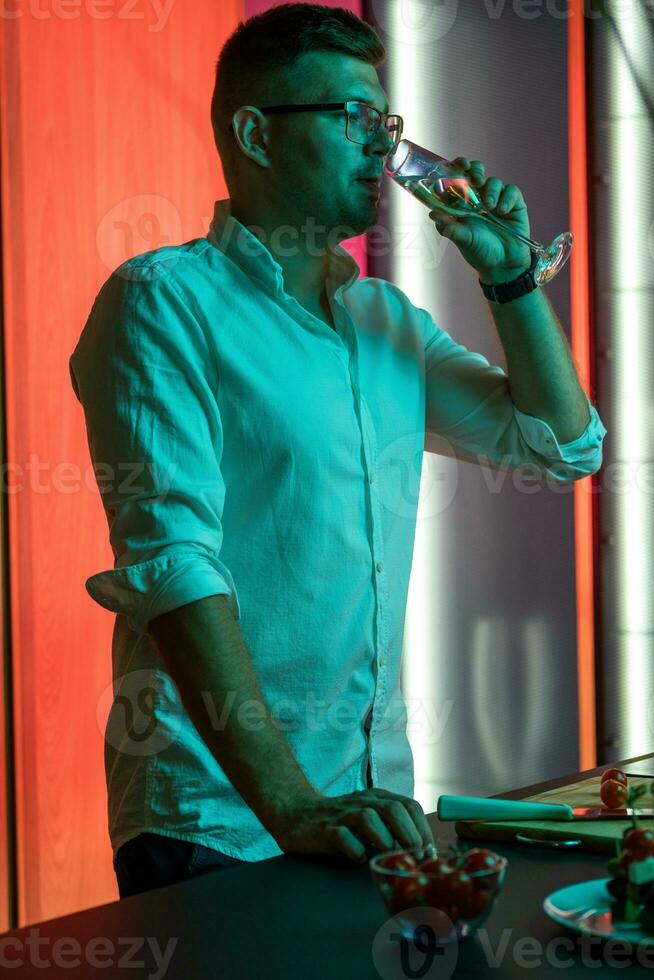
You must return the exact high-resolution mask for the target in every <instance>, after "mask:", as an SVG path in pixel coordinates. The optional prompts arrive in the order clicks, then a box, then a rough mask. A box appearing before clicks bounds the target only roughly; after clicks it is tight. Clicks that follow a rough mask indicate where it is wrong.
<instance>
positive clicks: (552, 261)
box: [534, 231, 573, 285]
mask: <svg viewBox="0 0 654 980" xmlns="http://www.w3.org/2000/svg"><path fill="white" fill-rule="evenodd" d="M572 241H573V239H572V233H571V232H569V231H564V232H562V233H561V234H560V235H557V236H556V238H554V239H552V241H551V242H550V244H549V245H548V246H547V248H546V249H545V251H544V252H543V254H542V255H541V256H540V257H539V259H538V262H537V263H536V267H535V269H534V277H535V279H536V282H537V283H538V284H539V285H543V283H546V282H550V281H551V280H552V279H553V278H554V276H555V275H556V274H557V272H560V270H561V269H562V268H563V266H564V265H565V264H566V262H567V261H568V257H569V255H570V252H571V251H572Z"/></svg>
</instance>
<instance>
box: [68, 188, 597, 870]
mask: <svg viewBox="0 0 654 980" xmlns="http://www.w3.org/2000/svg"><path fill="white" fill-rule="evenodd" d="M359 271H360V270H359V268H358V266H357V264H356V262H355V261H354V259H353V258H352V257H351V256H350V255H349V253H348V252H347V251H346V250H345V249H344V248H342V247H341V246H337V247H336V248H334V249H333V250H332V256H331V266H330V275H329V278H328V281H327V294H328V297H329V300H330V303H331V308H332V310H333V315H334V320H335V326H336V329H335V330H332V329H331V327H330V326H329V325H328V324H327V323H326V322H324V321H323V320H320V319H318V318H316V317H315V316H313V315H312V314H311V313H309V312H308V311H307V310H306V309H304V308H303V307H302V306H301V305H300V303H298V302H297V301H296V300H295V299H294V298H293V297H291V296H290V295H289V294H287V293H286V292H285V291H284V280H283V272H282V269H281V267H280V265H279V264H278V263H277V262H276V261H275V260H274V259H273V257H272V254H271V253H270V251H269V250H268V249H267V248H266V247H265V245H264V244H263V243H262V242H261V241H259V239H258V238H256V237H255V236H254V235H253V234H251V233H250V232H249V231H248V230H247V229H245V228H244V227H243V226H242V225H241V224H240V222H238V221H236V220H235V219H234V218H233V217H232V216H231V214H230V210H229V200H224V201H217V202H216V203H215V211H214V217H213V220H212V222H211V226H210V229H209V233H208V235H207V237H206V238H197V239H194V240H192V241H190V242H186V243H185V244H182V245H177V246H166V247H162V248H158V249H154V250H152V251H150V252H146V253H144V254H141V255H138V256H136V257H135V258H132V259H130V260H128V261H127V262H125V263H123V265H121V266H120V267H119V268H118V269H117V270H116V271H115V272H114V273H113V274H112V275H111V276H110V277H109V279H108V280H107V281H106V282H105V284H104V285H103V287H102V289H101V290H100V292H99V294H98V296H97V297H96V300H95V302H94V304H93V308H92V310H91V313H90V315H89V318H88V320H87V323H86V325H85V327H84V330H83V331H82V334H81V337H80V339H79V342H78V344H77V346H76V348H75V350H74V352H73V354H72V356H71V358H70V372H71V381H72V384H73V388H74V390H75V394H76V395H77V397H78V399H79V401H80V402H81V404H82V405H83V407H84V413H85V420H86V427H87V435H88V443H89V450H90V454H91V458H92V461H93V464H94V468H95V472H96V476H97V479H98V486H99V489H100V492H101V495H102V502H103V505H104V508H105V513H106V517H107V521H108V525H109V539H110V543H111V547H112V550H113V553H114V558H115V562H114V566H115V567H114V568H113V569H108V570H105V571H99V572H97V574H94V575H92V576H91V577H90V578H89V579H88V580H87V582H86V588H87V590H88V593H89V594H90V596H91V597H92V598H93V599H95V600H96V602H98V603H100V604H101V605H102V606H104V607H105V608H106V609H109V610H111V611H113V612H114V613H117V614H118V615H117V617H116V621H115V628H114V635H113V650H112V653H113V703H112V705H111V709H110V712H109V717H108V721H107V726H106V732H105V765H106V775H107V783H108V793H109V831H110V837H111V842H112V846H113V848H114V852H115V851H116V850H117V849H118V847H120V845H121V844H122V843H124V842H125V841H126V840H128V839H129V838H131V837H134V836H136V835H137V834H139V833H142V832H144V831H152V832H157V833H161V834H165V835H170V836H172V837H176V838H181V839H184V840H188V841H192V842H196V843H200V844H204V845H205V846H208V847H213V848H216V849H217V850H219V851H222V852H223V853H225V854H229V855H230V856H232V857H237V858H241V859H243V860H246V861H256V860H260V859H263V858H268V857H273V856H276V855H278V854H280V853H281V851H280V848H279V847H278V845H277V843H276V842H275V840H274V839H273V838H272V837H271V835H270V834H269V833H268V831H267V830H266V829H265V828H264V827H263V825H262V824H261V822H260V821H259V819H258V818H257V816H256V815H255V814H254V812H253V811H252V810H251V809H250V808H249V807H248V806H247V805H246V803H245V802H244V800H243V799H242V797H241V796H240V795H239V793H238V792H237V791H236V790H235V789H234V787H233V786H232V784H231V783H230V782H229V780H228V779H227V777H226V776H225V774H224V772H223V770H222V769H221V767H220V765H219V764H218V762H217V760H216V759H215V757H214V756H213V754H212V753H211V752H210V751H209V749H208V747H207V745H206V743H205V742H204V740H203V739H202V738H201V737H200V735H199V734H198V732H197V730H196V729H195V727H194V726H193V725H192V723H191V721H190V719H189V717H188V715H187V714H186V712H185V710H184V708H183V706H182V703H181V700H180V698H179V695H178V692H177V689H176V687H175V685H174V684H173V682H172V680H171V678H170V677H169V675H168V674H167V673H166V672H165V671H164V669H163V667H162V664H161V662H160V660H159V657H158V654H157V652H156V648H155V646H154V644H153V643H152V642H151V639H150V637H149V636H148V633H147V627H148V623H149V621H150V620H151V619H153V618H154V617H156V616H159V615H161V614H162V613H165V612H168V611H170V610H172V609H175V608H177V607H179V606H182V605H185V604H187V603H190V602H193V601H195V600H198V599H202V598H205V597H207V596H211V595H217V594H226V595H227V596H229V598H230V602H231V606H232V609H233V611H234V614H235V616H236V617H237V618H238V622H239V627H240V629H241V631H242V634H243V636H244V638H245V641H246V643H247V645H248V648H249V650H250V652H251V655H252V660H253V664H254V668H255V670H256V673H257V675H258V679H259V682H260V684H261V688H262V691H263V694H264V697H265V698H266V701H267V703H268V705H269V707H270V708H271V710H272V712H273V714H274V715H275V716H276V717H277V718H278V719H279V723H280V725H281V727H282V731H283V732H284V734H285V736H286V738H287V739H288V741H289V742H290V745H291V747H292V750H293V752H294V754H295V757H296V759H297V761H298V763H299V764H300V766H301V767H302V769H303V770H304V772H305V773H306V775H307V777H308V779H309V780H310V782H311V783H312V784H313V785H314V786H315V787H316V789H317V790H319V791H320V792H322V793H324V794H326V795H329V796H337V795H341V794H344V793H350V792H353V791H355V790H360V789H365V788H366V786H367V785H370V784H372V785H374V786H380V787H384V788H386V789H389V790H392V791H394V792H396V793H401V794H403V795H406V796H409V797H411V796H413V759H412V754H411V749H410V746H409V742H408V739H407V736H406V721H407V714H406V710H405V704H404V701H403V698H402V695H401V692H400V660H401V650H402V634H403V628H404V615H405V607H406V600H407V591H408V584H409V574H410V570H411V558H412V553H413V543H414V534H415V523H416V502H415V499H414V495H413V494H409V493H405V494H404V495H403V488H404V481H403V480H401V479H399V478H398V468H399V469H401V470H402V471H403V472H406V471H407V470H408V469H411V470H412V471H414V470H415V461H416V460H420V459H421V457H422V453H423V450H424V444H425V431H426V430H427V431H429V432H434V433H438V434H440V435H442V436H443V437H445V438H446V439H447V440H448V441H449V442H450V443H451V444H452V445H453V446H455V447H460V448H461V449H462V450H464V451H466V452H468V453H473V454H479V455H483V456H484V457H486V458H488V459H489V460H491V461H496V462H504V463H505V464H506V463H507V460H508V461H510V465H511V466H518V465H521V464H524V463H530V464H535V465H536V466H537V467H538V468H539V470H540V472H541V473H542V474H543V477H545V476H546V475H547V474H548V473H551V474H552V478H553V479H557V480H559V481H565V482H567V481H572V480H576V479H579V478H581V477H583V476H585V475H587V474H589V473H593V472H595V471H596V470H597V469H598V468H599V466H600V463H601V452H602V450H601V446H602V439H603V437H604V434H605V431H606V430H605V429H604V426H603V425H602V422H601V421H600V418H599V416H598V414H597V412H596V410H595V408H594V407H593V406H592V405H590V402H589V408H590V413H591V421H590V423H589V425H588V428H587V429H586V431H585V432H584V433H583V434H582V435H581V436H580V437H579V438H578V439H576V440H575V441H574V442H572V443H569V444H567V445H559V443H558V442H557V440H556V437H555V435H554V433H553V431H552V430H551V428H550V427H549V426H548V425H547V424H546V423H545V422H544V421H542V420H540V419H537V418H533V417H531V416H528V415H525V414H523V413H521V412H520V411H518V410H517V409H516V408H515V406H514V405H513V402H512V401H511V398H510V395H509V389H508V384H507V376H506V374H505V373H504V372H503V371H502V369H501V368H499V367H493V366H490V365H489V363H488V361H487V360H486V359H485V358H484V357H483V356H482V355H480V354H476V353H473V352H471V351H469V350H468V349H467V348H466V347H464V346H462V345H461V344H457V343H456V342H455V341H454V340H453V339H452V338H451V337H450V335H449V334H448V333H446V332H445V331H444V330H442V329H441V328H440V327H438V326H437V325H436V324H435V323H434V320H433V319H432V317H431V315H430V314H429V312H428V311H427V310H424V309H420V308H418V307H416V306H414V305H413V304H412V303H411V301H410V300H409V298H408V297H407V296H406V295H405V294H404V293H403V291H402V290H401V289H399V288H398V287H397V286H395V285H393V284H392V283H389V282H386V281H385V280H382V279H375V278H358V276H359ZM176 655H177V656H183V655H184V652H183V651H177V654H176ZM214 708H215V719H214V721H215V724H216V726H219V725H220V724H221V723H223V721H224V720H225V719H226V718H227V717H228V713H229V711H230V699H229V698H228V699H227V701H226V703H225V704H224V705H220V704H215V702H214ZM256 717H258V716H251V717H249V718H248V717H244V718H241V719H240V722H241V723H243V724H256ZM368 765H369V767H370V769H369V772H368Z"/></svg>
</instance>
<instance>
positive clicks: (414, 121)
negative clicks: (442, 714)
mask: <svg viewBox="0 0 654 980" xmlns="http://www.w3.org/2000/svg"><path fill="white" fill-rule="evenodd" d="M386 16H388V18H389V21H390V23H389V27H388V34H389V36H390V37H392V38H393V47H394V52H393V58H392V59H389V62H388V89H389V93H390V94H391V97H392V98H397V97H398V95H400V94H401V102H402V108H401V109H399V110H397V111H399V112H401V114H402V115H403V117H404V133H405V135H406V137H407V139H411V140H415V141H417V142H418V143H421V142H422V143H423V145H424V141H425V140H428V139H429V136H428V134H429V133H430V131H431V130H432V128H433V127H434V125H435V120H434V105H433V103H432V101H431V100H430V99H425V98H424V93H423V89H422V85H421V82H420V80H421V78H422V77H423V73H424V71H425V65H424V64H423V63H421V56H422V58H423V59H430V58H431V55H430V53H429V46H427V45H416V44H415V36H414V34H415V28H414V27H412V25H411V19H410V18H407V11H406V10H405V9H404V5H403V4H401V3H391V4H388V7H387V15H386ZM432 16H434V17H438V16H439V14H438V12H437V11H435V12H434V13H433V14H432ZM427 145H429V143H427ZM435 149H438V147H435ZM388 195H389V201H388V204H389V224H390V227H391V228H392V229H393V234H394V237H395V238H396V240H397V241H403V240H405V239H404V236H405V235H406V234H407V233H408V234H409V236H410V238H409V241H411V242H416V241H417V242H421V243H422V241H423V236H424V235H425V234H429V235H432V236H433V237H434V239H436V230H435V229H434V228H433V227H432V226H431V223H430V222H429V221H427V220H425V219H426V212H425V206H424V204H421V203H420V202H419V201H417V200H416V199H415V198H414V197H412V196H411V195H410V194H407V192H406V191H404V190H402V189H401V188H400V187H397V186H395V185H392V184H390V182H389V188H388ZM441 247H442V248H444V247H445V242H442V243H441ZM393 263H394V265H393V280H394V282H396V283H397V285H398V286H399V287H400V288H401V289H402V290H403V291H404V292H405V293H406V294H407V295H408V296H410V297H411V300H412V302H413V303H415V305H416V306H419V307H423V308H427V309H429V307H430V306H431V305H432V299H433V288H434V285H433V273H431V274H429V272H427V271H426V269H425V265H424V263H423V262H421V261H417V259H416V254H415V251H414V248H413V247H410V248H408V249H407V248H398V249H397V250H396V254H394V257H393ZM456 465H457V464H456V461H455V460H444V459H442V458H440V457H434V456H433V455H431V454H430V453H425V454H424V456H423V461H422V474H421V481H420V497H419V503H418V513H417V522H416V536H415V544H414V551H413V563H412V568H411V579H410V582H409V591H408V597H407V609H406V619H405V629H404V643H403V657H402V688H403V693H404V697H405V700H406V703H407V709H408V711H409V712H410V716H411V715H412V716H413V717H414V718H415V717H417V718H418V719H419V724H420V725H423V724H424V719H425V716H427V718H429V717H430V715H429V713H428V712H426V706H425V704H424V703H423V702H424V699H425V698H429V697H431V694H430V693H429V692H432V691H438V690H439V689H440V688H441V687H442V682H441V680H440V678H439V662H438V657H436V656H434V650H435V649H436V640H435V637H434V635H433V627H432V622H433V620H434V618H435V619H436V620H438V619H439V618H440V617H439V614H438V612H435V610H434V602H435V601H437V597H439V596H442V595H443V587H442V582H441V578H442V577H443V576H445V575H446V574H447V573H446V569H447V556H446V554H444V552H443V550H442V549H438V550H436V549H434V548H433V545H432V542H433V534H434V530H433V528H434V522H433V520H430V519H428V517H429V508H427V509H426V508H425V498H426V496H429V497H430V500H429V505H430V506H431V508H434V509H435V511H436V513H438V512H439V508H438V504H437V503H436V504H434V502H433V497H432V496H431V495H432V494H438V493H446V492H447V486H445V487H444V488H443V486H442V481H441V480H439V479H438V475H436V476H435V475H434V474H435V473H436V474H439V473H441V472H442V471H443V470H444V469H445V468H446V467H447V466H456ZM445 483H446V484H447V481H445ZM428 491H429V492H428ZM434 710H439V711H442V710H443V706H442V705H436V706H434ZM428 734H430V733H429V732H425V731H424V730H423V729H422V728H419V730H418V731H415V730H413V731H411V730H410V729H409V734H408V738H409V741H410V744H411V751H412V753H413V758H414V769H415V774H416V777H415V792H414V795H415V798H416V799H417V800H418V802H419V803H420V804H421V805H422V806H423V807H424V808H426V809H427V810H433V809H435V807H436V801H435V799H434V798H433V796H432V795H431V794H432V792H433V787H432V786H431V780H432V779H433V777H434V775H435V774H436V773H438V772H439V771H442V765H441V764H440V760H439V752H442V751H443V750H442V744H438V743H437V744H435V745H434V744H433V743H431V742H430V741H429V739H428V738H427V737H426V736H427V735H428Z"/></svg>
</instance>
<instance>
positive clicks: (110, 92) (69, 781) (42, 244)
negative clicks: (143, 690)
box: [0, 0, 243, 928]
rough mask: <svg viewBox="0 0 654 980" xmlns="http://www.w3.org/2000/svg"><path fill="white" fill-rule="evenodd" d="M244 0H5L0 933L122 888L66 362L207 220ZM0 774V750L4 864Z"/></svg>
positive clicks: (95, 552) (220, 191) (218, 188)
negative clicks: (10, 718)
mask: <svg viewBox="0 0 654 980" xmlns="http://www.w3.org/2000/svg"><path fill="white" fill-rule="evenodd" d="M241 4H242V0H220V3H217V2H215V0H177V2H173V3H170V2H167V3H163V4H129V5H125V4H120V3H119V4H97V5H95V4H83V3H80V4H77V5H75V4H55V3H52V4H50V3H41V4H38V5H34V4H31V5H30V4H27V3H25V4H21V3H15V4H10V5H8V6H7V10H9V11H10V12H12V13H11V16H9V15H8V14H7V11H5V12H4V13H3V17H2V21H1V24H0V28H1V30H2V35H1V47H0V82H1V85H0V93H1V94H0V98H1V100H2V101H1V104H0V125H1V146H0V152H1V179H2V185H1V193H2V254H3V284H4V332H3V337H4V350H5V362H6V375H5V380H6V387H5V391H4V399H3V402H4V406H5V413H6V426H7V457H8V460H9V462H10V469H9V474H8V479H7V484H8V485H7V491H8V492H7V501H8V514H9V520H8V533H9V554H8V558H9V567H10V589H9V594H10V613H11V634H10V647H11V667H12V671H13V700H14V713H15V719H14V758H15V766H16V821H17V850H16V861H17V895H18V904H17V915H16V918H17V921H11V919H10V917H8V914H7V893H6V888H5V885H4V882H5V879H6V877H7V876H6V874H2V875H0V878H1V879H2V880H1V881H0V916H4V923H3V922H2V921H0V928H3V927H4V928H9V927H10V926H14V925H19V926H24V925H27V924H30V923H34V922H38V921H41V920H44V919H48V918H51V917H55V916H60V915H63V914H65V913H69V912H73V911H76V910H78V909H81V908H86V907H89V906H93V905H98V904H101V903H103V902H106V901H110V900H112V899H114V898H117V897H118V891H117V887H116V881H115V877H114V874H113V869H112V863H111V849H110V845H109V838H108V833H107V815H106V805H107V798H106V788H105V779H104V763H103V734H104V724H105V719H106V707H105V709H104V710H103V709H102V705H103V704H104V703H105V702H104V701H103V698H102V695H103V694H104V693H105V692H106V691H107V688H108V687H110V684H111V635H112V628H113V623H114V616H113V615H108V614H107V613H106V611H104V610H102V609H101V608H100V607H99V606H97V605H96V604H95V603H93V602H92V600H91V599H90V598H89V597H88V596H87V594H86V592H85V589H84V582H85V579H86V578H87V577H88V576H89V575H91V574H93V573H94V572H96V571H98V570H99V569H101V568H107V567H111V565H112V563H113V558H112V553H111V549H110V547H109V542H108V536H107V526H106V521H105V518H104V513H103V511H102V506H101V503H100V498H99V494H98V491H97V487H96V485H95V480H94V477H93V471H92V469H91V464H90V460H89V456H88V448H87V443H86V433H85V429H84V419H83V412H82V409H81V406H80V405H79V403H78V402H77V400H76V399H75V396H74V393H73V391H72V388H71V386H70V381H69V376H68V358H69V356H70V354H71V352H72V350H73V348H74V346H75V344H76V343H77V339H78V337H79V334H80V332H81V329H82V327H83V325H84V322H85V320H86V317H87V315H88V312H89V310H90V308H91V305H92V302H93V299H94V298H95V296H96V294H97V292H98V290H99V288H100V285H101V284H102V282H103V281H104V280H105V279H106V278H107V276H108V275H109V273H110V272H111V271H112V270H113V269H114V268H116V266H117V265H119V264H120V262H122V261H123V260H124V259H126V258H128V257H129V256H130V255H133V254H136V253H139V252H143V251H145V250H147V249H149V248H154V247H157V246H158V245H160V244H166V243H168V242H175V241H186V240H188V239H190V238H193V237H196V236H198V235H204V234H206V230H207V227H208V223H209V221H210V218H211V215H212V212H213V201H214V200H215V199H216V198H217V197H221V196H224V193H225V186H224V183H223V180H222V172H221V169H220V163H219V159H218V156H217V153H216V150H215V146H214V144H213V135H212V132H211V126H210V121H209V107H210V101H211V92H212V88H213V76H214V67H215V61H216V58H217V56H218V52H219V50H220V47H221V46H222V43H223V41H224V39H225V38H226V37H227V36H228V34H230V33H231V31H232V30H233V28H234V27H235V26H236V23H237V22H238V20H239V19H240V18H241V17H242V16H243V11H242V5H241ZM155 11H159V13H156V12H155ZM152 213H154V215H155V221H154V222H153V221H152V220H151V219H150V218H149V217H148V215H150V214H152ZM125 222H126V223H127V224H125ZM157 223H158V225H159V227H158V228H157V227H156V225H157ZM2 777H3V771H2V759H1V754H0V860H2V857H3V846H4V845H3V841H4V838H5V836H6V826H5V823H4V809H5V808H4V801H3V799H2V793H3V792H4V785H5V784H4V779H3V778H2ZM0 870H2V869H0Z"/></svg>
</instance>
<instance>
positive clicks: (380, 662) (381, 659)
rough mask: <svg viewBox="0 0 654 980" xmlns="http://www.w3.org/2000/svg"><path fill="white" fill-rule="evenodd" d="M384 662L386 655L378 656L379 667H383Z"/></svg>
mask: <svg viewBox="0 0 654 980" xmlns="http://www.w3.org/2000/svg"><path fill="white" fill-rule="evenodd" d="M385 663H386V657H380V658H379V666H380V667H383V666H384V664H385Z"/></svg>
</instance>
